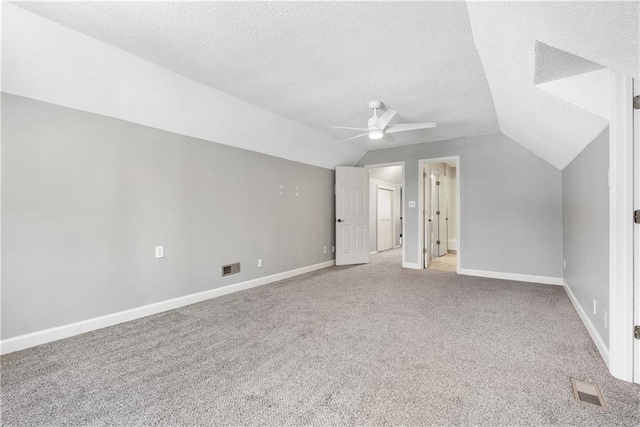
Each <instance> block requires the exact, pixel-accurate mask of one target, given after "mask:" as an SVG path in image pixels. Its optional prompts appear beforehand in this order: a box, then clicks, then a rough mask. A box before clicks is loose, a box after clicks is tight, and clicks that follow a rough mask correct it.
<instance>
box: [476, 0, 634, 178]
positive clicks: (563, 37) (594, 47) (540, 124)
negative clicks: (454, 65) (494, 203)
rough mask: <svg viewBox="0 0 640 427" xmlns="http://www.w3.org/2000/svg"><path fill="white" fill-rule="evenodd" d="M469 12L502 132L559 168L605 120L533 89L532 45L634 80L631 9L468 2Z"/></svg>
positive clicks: (626, 5) (626, 6)
mask: <svg viewBox="0 0 640 427" xmlns="http://www.w3.org/2000/svg"><path fill="white" fill-rule="evenodd" d="M468 8H469V17H470V21H471V27H472V28H473V36H474V40H475V43H476V46H477V48H478V52H479V53H480V57H481V58H482V65H483V67H484V70H485V72H486V75H487V80H488V82H489V87H490V88H491V93H492V95H493V101H494V105H495V109H496V114H497V116H498V122H499V124H500V130H501V132H502V133H504V134H505V135H507V136H509V137H510V138H511V139H513V140H515V141H517V142H518V143H520V144H522V145H523V146H525V147H526V148H528V149H529V150H531V151H533V152H534V153H536V154H538V155H539V156H540V157H542V158H543V159H545V160H547V161H548V162H549V163H551V164H553V165H554V166H556V167H557V168H560V169H562V168H564V167H565V166H566V165H567V164H569V163H570V162H571V160H573V159H574V158H575V156H577V155H578V154H579V153H580V152H581V151H582V150H583V149H584V147H585V146H586V145H587V144H588V143H589V142H591V141H592V140H593V139H594V138H595V137H596V136H597V135H598V134H599V133H600V132H602V130H603V129H604V128H605V127H606V126H607V125H608V122H607V121H606V120H604V119H603V118H601V117H599V116H596V115H595V114H592V113H589V112H587V111H586V110H583V109H581V108H580V107H577V106H575V105H573V104H571V103H569V102H567V101H565V100H562V99H560V98H558V97H556V96H554V95H551V94H550V93H547V92H545V91H543V90H541V89H538V88H536V87H535V86H534V80H535V77H534V73H535V46H536V41H540V42H543V43H545V44H547V45H550V46H552V47H554V48H557V49H560V50H563V51H566V52H569V53H572V54H574V55H578V56H580V57H583V58H585V59H587V60H588V61H591V62H594V63H597V64H601V65H603V66H605V67H608V68H611V69H614V70H617V71H620V72H622V73H625V74H627V75H630V76H636V77H637V76H638V75H639V69H638V67H639V56H638V26H639V25H638V22H639V21H638V19H639V15H638V3H637V2H548V1H545V2H495V3H494V2H491V3H485V2H469V3H468ZM574 65H575V64H574V63H573V61H570V62H567V64H566V68H567V69H570V68H572V67H573V66H574ZM585 71H589V70H585ZM557 72H559V73H562V72H561V71H557Z"/></svg>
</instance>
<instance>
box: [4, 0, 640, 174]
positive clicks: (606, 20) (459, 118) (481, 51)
mask: <svg viewBox="0 0 640 427" xmlns="http://www.w3.org/2000/svg"><path fill="white" fill-rule="evenodd" d="M14 4H16V5H17V6H19V7H21V8H23V9H26V10H29V11H31V12H33V13H35V14H37V15H40V16H42V17H45V18H47V19H49V20H51V21H54V22H57V23H60V24H62V25H64V26H66V27H68V28H71V29H74V30H77V31H79V32H81V33H84V34H87V35H89V36H91V37H93V38H95V39H98V40H101V41H103V42H105V43H108V44H110V45H113V46H116V47H118V48H120V49H122V50H124V51H127V52H130V53H132V54H134V55H137V56H139V57H142V58H144V59H146V60H148V61H150V62H153V63H155V64H157V65H160V66H162V67H164V68H167V69H169V70H172V71H175V72H177V73H179V74H181V75H184V76H186V77H188V78H190V79H192V80H195V81H197V82H199V83H202V84H204V85H207V86H210V87H213V88H215V89H218V90H220V91H223V92H226V93H228V94H230V95H233V96H235V97H238V98H240V99H243V100H245V101H248V102H250V103H252V104H255V105H257V106H260V107H263V108H265V109H267V110H270V111H272V112H275V113H277V114H280V115H282V116H285V117H288V118H291V119H293V120H295V121H297V122H299V123H302V124H304V125H307V126H309V127H312V128H314V129H317V130H320V131H322V132H325V133H328V134H330V135H332V136H334V137H336V138H346V137H349V136H352V135H353V134H352V133H351V132H350V131H341V130H328V129H325V128H323V127H322V126H323V125H341V126H352V127H364V126H365V125H366V120H367V118H368V117H369V116H370V114H371V111H370V110H369V109H368V106H367V102H368V101H370V100H373V99H378V100H381V101H383V102H384V104H385V106H386V107H388V108H391V109H395V110H397V111H398V115H397V116H396V118H395V119H394V122H398V123H407V122H437V123H438V126H437V127H436V128H434V129H429V130H423V131H414V132H406V133H402V134H395V135H394V136H396V139H397V141H396V142H395V144H397V145H403V144H414V143H423V142H432V141H439V140H447V139H451V138H455V137H461V136H473V135H483V134H491V133H497V132H499V131H502V132H503V133H504V134H506V135H507V136H509V137H511V138H512V139H514V140H515V141H516V142H518V143H520V144H522V145H523V146H525V147H526V148H528V149H530V150H531V151H533V152H534V153H536V154H538V155H539V156H541V157H542V158H544V159H545V160H547V161H549V162H550V163H552V164H553V165H555V166H556V167H558V168H563V167H564V166H566V164H568V163H569V162H570V161H571V160H572V159H573V158H574V157H575V156H576V155H577V154H578V153H579V152H580V151H581V150H582V149H583V148H584V147H585V146H586V145H587V144H588V143H589V142H590V141H591V140H592V139H593V138H594V137H595V136H596V135H597V134H598V133H599V132H601V131H602V130H603V129H604V127H606V125H607V121H606V120H604V119H602V118H600V117H598V116H596V115H594V114H592V113H588V112H586V111H584V110H582V109H580V108H579V107H576V106H574V105H572V104H570V103H568V102H566V101H563V100H561V99H559V98H556V97H554V96H553V95H551V94H549V93H546V92H544V91H542V90H540V89H538V88H536V87H535V86H534V72H535V45H536V41H541V42H544V43H546V44H548V45H550V46H553V47H555V48H557V49H562V50H565V51H567V52H570V53H573V54H575V55H579V56H582V57H584V58H585V59H587V60H589V61H592V62H594V63H597V64H600V65H602V66H604V67H609V68H612V69H614V70H617V71H620V72H623V73H625V74H628V75H631V76H635V77H638V76H639V75H640V69H639V57H638V50H639V46H638V19H639V12H638V2H635V1H634V2H618V3H614V2H602V3H598V2H531V3H529V2H504V3H500V2H487V3H484V2H469V3H465V2H394V3H390V2H384V3H382V2H380V3H379V2H366V3H364V2H355V3H354V2H193V3H192V2H162V3H158V2H15V3H14ZM567 66H569V65H567ZM560 73H561V70H560ZM356 144H359V145H361V146H362V147H364V148H366V149H377V148H388V147H389V141H385V140H381V141H371V140H368V139H367V138H361V139H360V140H357V142H356Z"/></svg>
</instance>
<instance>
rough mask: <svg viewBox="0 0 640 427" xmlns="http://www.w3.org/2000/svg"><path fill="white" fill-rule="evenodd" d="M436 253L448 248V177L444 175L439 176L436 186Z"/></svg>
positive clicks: (440, 253)
mask: <svg viewBox="0 0 640 427" xmlns="http://www.w3.org/2000/svg"><path fill="white" fill-rule="evenodd" d="M438 188H439V191H438V210H439V211H440V215H438V240H439V241H440V244H439V245H438V255H439V256H443V255H446V254H447V251H448V250H449V227H448V224H447V221H448V220H449V213H448V207H449V200H448V199H449V178H447V177H446V176H441V177H440V185H439V186H438Z"/></svg>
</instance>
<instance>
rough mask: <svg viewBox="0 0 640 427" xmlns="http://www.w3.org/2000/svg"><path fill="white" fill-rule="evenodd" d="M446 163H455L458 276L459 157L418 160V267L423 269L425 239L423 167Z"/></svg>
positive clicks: (459, 250) (460, 174)
mask: <svg viewBox="0 0 640 427" xmlns="http://www.w3.org/2000/svg"><path fill="white" fill-rule="evenodd" d="M447 162H455V163H456V204H457V206H456V208H457V212H456V214H457V215H456V228H457V230H456V232H457V234H456V239H457V246H458V249H457V250H456V273H457V274H460V268H461V264H462V262H461V261H462V228H461V227H460V224H461V218H462V203H461V200H462V185H461V179H460V178H461V177H462V171H461V169H460V156H447V157H433V158H429V159H420V160H418V206H419V211H418V241H419V242H421V244H420V245H418V265H420V266H421V267H420V268H421V269H423V268H425V267H424V255H425V254H424V248H425V244H426V243H427V242H425V238H424V216H425V215H424V211H425V200H424V172H425V166H427V165H428V164H430V163H447Z"/></svg>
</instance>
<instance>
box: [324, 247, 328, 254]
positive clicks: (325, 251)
mask: <svg viewBox="0 0 640 427" xmlns="http://www.w3.org/2000/svg"><path fill="white" fill-rule="evenodd" d="M324 253H325V254H326V253H327V247H326V246H325V247H324Z"/></svg>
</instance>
